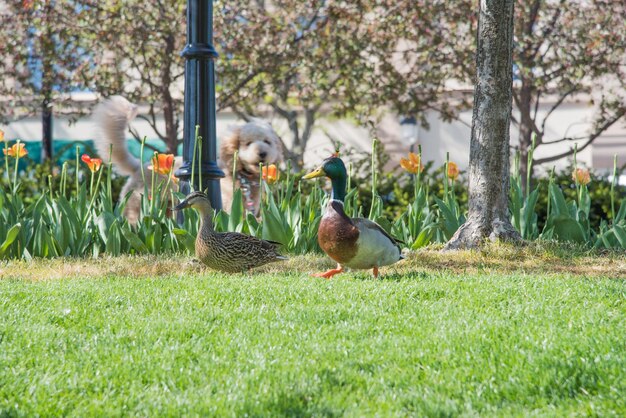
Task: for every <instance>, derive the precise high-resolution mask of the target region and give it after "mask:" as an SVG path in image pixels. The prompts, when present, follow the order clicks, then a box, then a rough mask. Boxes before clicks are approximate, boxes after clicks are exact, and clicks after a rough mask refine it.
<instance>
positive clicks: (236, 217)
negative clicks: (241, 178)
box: [228, 189, 244, 232]
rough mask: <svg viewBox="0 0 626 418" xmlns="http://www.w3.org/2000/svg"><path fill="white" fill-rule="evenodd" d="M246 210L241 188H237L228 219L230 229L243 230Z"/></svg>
mask: <svg viewBox="0 0 626 418" xmlns="http://www.w3.org/2000/svg"><path fill="white" fill-rule="evenodd" d="M243 219H244V210H243V197H242V195H241V189H237V190H235V194H233V202H232V204H231V205H230V218H229V220H228V230H229V231H236V232H241V230H242V228H243Z"/></svg>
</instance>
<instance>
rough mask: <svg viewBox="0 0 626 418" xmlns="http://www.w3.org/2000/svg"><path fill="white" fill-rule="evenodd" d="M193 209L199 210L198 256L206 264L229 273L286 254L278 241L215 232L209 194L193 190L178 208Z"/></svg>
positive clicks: (280, 257) (282, 257) (233, 233)
mask: <svg viewBox="0 0 626 418" xmlns="http://www.w3.org/2000/svg"><path fill="white" fill-rule="evenodd" d="M188 207H191V208H194V209H195V210H197V211H198V212H199V213H200V230H199V231H198V236H197V238H196V257H197V258H198V259H199V260H200V261H201V262H202V263H204V264H206V265H207V266H209V267H211V268H212V269H215V270H220V271H224V272H227V273H237V272H242V271H246V270H249V269H251V268H253V267H259V266H262V265H263V264H267V263H271V262H274V261H279V260H286V259H287V257H285V256H283V255H281V254H279V253H278V246H280V245H281V244H280V243H279V242H274V241H268V240H264V239H259V238H255V237H252V236H250V235H245V234H240V233H238V232H215V230H214V229H213V208H212V207H211V202H210V201H209V198H208V197H207V195H205V194H204V193H201V192H194V193H191V194H190V195H189V196H187V198H186V199H185V200H183V201H182V202H181V203H180V204H179V205H178V206H176V208H175V209H176V210H183V209H185V208H188Z"/></svg>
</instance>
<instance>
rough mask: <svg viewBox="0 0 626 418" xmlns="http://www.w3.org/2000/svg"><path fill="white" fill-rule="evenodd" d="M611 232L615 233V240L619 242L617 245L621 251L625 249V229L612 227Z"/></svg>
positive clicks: (618, 226)
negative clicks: (620, 247)
mask: <svg viewBox="0 0 626 418" xmlns="http://www.w3.org/2000/svg"><path fill="white" fill-rule="evenodd" d="M613 232H614V233H615V238H617V240H618V241H619V244H620V245H621V246H622V248H623V249H626V228H622V227H621V226H620V225H617V224H615V225H613Z"/></svg>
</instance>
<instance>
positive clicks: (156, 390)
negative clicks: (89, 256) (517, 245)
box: [0, 249, 626, 417]
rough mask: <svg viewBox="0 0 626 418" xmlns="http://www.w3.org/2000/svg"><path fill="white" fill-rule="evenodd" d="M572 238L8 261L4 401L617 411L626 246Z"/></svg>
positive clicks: (175, 409) (210, 411)
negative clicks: (372, 254)
mask: <svg viewBox="0 0 626 418" xmlns="http://www.w3.org/2000/svg"><path fill="white" fill-rule="evenodd" d="M515 254H517V256H515ZM568 254H569V252H568V251H561V253H559V254H551V253H550V252H546V251H543V250H542V251H541V252H537V253H528V252H526V253H521V254H520V252H519V251H518V252H515V251H514V250H510V251H509V250H506V249H505V250H496V251H495V252H492V253H460V254H454V255H449V254H441V253H439V252H435V251H426V252H422V253H418V254H416V255H413V256H411V257H409V259H408V260H407V261H405V262H402V263H401V264H399V265H398V267H397V268H387V269H385V270H382V273H383V274H386V278H383V279H381V280H374V279H372V278H371V277H370V276H369V275H368V274H367V273H363V272H359V273H355V274H352V273H350V274H342V275H339V276H336V278H335V279H333V280H331V281H326V280H324V279H317V278H311V277H309V273H311V272H314V271H318V270H320V269H322V268H323V267H324V266H325V265H326V261H325V260H324V259H323V258H321V257H319V258H317V257H297V258H295V259H292V260H290V261H289V262H287V263H285V264H283V265H274V266H271V267H268V268H266V269H262V270H260V271H257V272H255V273H254V274H252V275H249V276H247V275H225V274H218V273H214V272H212V271H210V270H206V271H203V270H201V269H198V268H197V267H195V266H192V265H190V264H189V262H188V259H182V260H177V259H174V258H162V257H161V258H158V259H157V258H150V257H142V258H130V257H122V258H119V259H101V260H95V261H89V260H74V261H71V260H54V261H35V262H32V263H26V262H10V263H6V262H5V263H4V264H0V416H35V415H42V416H62V415H63V416H65V415H69V416H116V415H137V416H181V415H183V416H186V415H201V416H215V415H218V416H244V415H248V416H281V415H291V416H312V415H314V416H374V415H376V416H405V415H406V416H456V415H464V416H503V417H504V416H506V417H509V416H524V417H526V416H587V415H597V416H624V415H626V281H624V280H622V279H619V278H617V277H619V276H620V275H622V274H623V272H624V271H626V258H625V257H623V256H619V255H608V256H604V257H600V256H598V255H593V254H592V255H588V254H587V255H585V254H582V255H580V256H579V255H571V254H569V255H568ZM514 256H515V257H514ZM516 257H517V258H516ZM519 257H521V259H520V258H519ZM507 260H508V262H507ZM514 260H517V261H514ZM547 266H551V267H552V270H548V267H547ZM577 269H578V270H577ZM538 270H541V271H542V272H539V271H538Z"/></svg>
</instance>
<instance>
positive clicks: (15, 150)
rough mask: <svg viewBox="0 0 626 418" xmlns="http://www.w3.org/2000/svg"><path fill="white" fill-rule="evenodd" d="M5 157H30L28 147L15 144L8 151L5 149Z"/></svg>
mask: <svg viewBox="0 0 626 418" xmlns="http://www.w3.org/2000/svg"><path fill="white" fill-rule="evenodd" d="M2 152H4V155H8V156H9V157H13V158H15V157H19V158H22V157H24V156H26V155H28V151H27V150H26V146H25V145H24V144H22V143H20V142H18V143H15V144H13V146H12V147H10V148H8V149H3V150H2Z"/></svg>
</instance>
